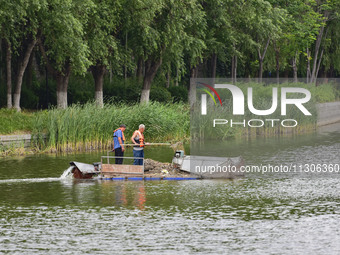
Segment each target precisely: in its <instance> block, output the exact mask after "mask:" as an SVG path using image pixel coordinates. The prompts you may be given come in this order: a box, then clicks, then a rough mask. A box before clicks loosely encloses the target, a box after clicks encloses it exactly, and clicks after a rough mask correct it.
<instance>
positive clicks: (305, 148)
mask: <svg viewBox="0 0 340 255" xmlns="http://www.w3.org/2000/svg"><path fill="white" fill-rule="evenodd" d="M278 144H279V146H278ZM222 149H223V150H224V151H225V153H227V154H226V155H230V156H239V155H242V157H243V158H244V160H245V162H247V164H248V163H249V164H259V163H261V162H274V163H280V162H295V163H299V162H300V163H304V162H308V163H313V162H315V163H318V162H323V163H340V126H339V125H333V126H330V127H328V128H327V129H321V130H319V131H318V132H317V133H315V134H309V135H303V136H298V137H284V138H282V137H281V138H272V139H256V140H248V141H244V142H242V143H241V142H228V143H224V144H223V147H221V146H216V147H213V146H211V148H210V149H209V151H210V152H211V154H214V150H216V152H217V151H219V152H220V151H221V150H222ZM102 154H103V153H102V152H95V153H86V154H63V155H33V156H26V157H11V158H4V159H0V173H1V175H0V253H10V254H32V253H35V254H60V253H65V254H83V253H88V254H182V253H184V254H188V253H200V254H340V193H339V190H340V180H339V178H337V177H335V176H333V177H332V178H322V177H318V178H306V177H303V178H301V177H294V178H283V177H279V178H245V179H241V180H234V181H229V180H198V181H100V180H96V181H93V180H90V181H85V180H84V181H75V180H72V179H68V178H66V179H61V178H59V177H60V176H61V175H62V173H63V172H64V170H65V169H67V168H68V162H69V161H80V162H87V163H92V162H97V161H100V156H101V155H102ZM145 154H146V157H150V158H153V159H155V160H159V161H164V162H166V161H170V160H171V158H172V154H173V151H172V150H171V149H169V148H165V147H157V148H149V149H147V150H146V153H145ZM129 155H132V152H131V151H130V150H129V151H128V152H127V156H129Z"/></svg>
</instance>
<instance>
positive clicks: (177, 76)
mask: <svg viewBox="0 0 340 255" xmlns="http://www.w3.org/2000/svg"><path fill="white" fill-rule="evenodd" d="M178 69H179V68H178V66H177V65H176V82H175V86H176V87H178V83H179V70H178Z"/></svg>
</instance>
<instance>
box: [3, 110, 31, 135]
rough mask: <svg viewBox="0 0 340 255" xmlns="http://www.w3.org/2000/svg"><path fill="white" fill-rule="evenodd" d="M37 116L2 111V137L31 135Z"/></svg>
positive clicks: (13, 111) (14, 111)
mask: <svg viewBox="0 0 340 255" xmlns="http://www.w3.org/2000/svg"><path fill="white" fill-rule="evenodd" d="M34 116H35V114H33V113H30V112H25V111H24V112H17V111H16V110H13V109H11V110H9V109H0V135H8V134H20V133H29V132H31V131H32V129H33V119H34Z"/></svg>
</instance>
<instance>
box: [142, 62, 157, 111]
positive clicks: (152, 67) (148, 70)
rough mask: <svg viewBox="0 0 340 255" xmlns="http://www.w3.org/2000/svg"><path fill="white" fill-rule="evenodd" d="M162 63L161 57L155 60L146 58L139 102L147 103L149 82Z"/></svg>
mask: <svg viewBox="0 0 340 255" xmlns="http://www.w3.org/2000/svg"><path fill="white" fill-rule="evenodd" d="M161 64H162V58H159V59H157V60H153V59H148V60H147V61H146V63H145V75H144V80H143V89H142V94H141V97H140V103H141V104H142V103H148V102H149V99H150V89H151V83H152V81H153V79H154V78H155V75H156V73H157V71H158V69H159V67H160V66H161Z"/></svg>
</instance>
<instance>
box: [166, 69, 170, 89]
mask: <svg viewBox="0 0 340 255" xmlns="http://www.w3.org/2000/svg"><path fill="white" fill-rule="evenodd" d="M170 73H171V67H170V66H169V69H168V72H167V74H166V87H167V88H169V87H170V76H171V74H170Z"/></svg>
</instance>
